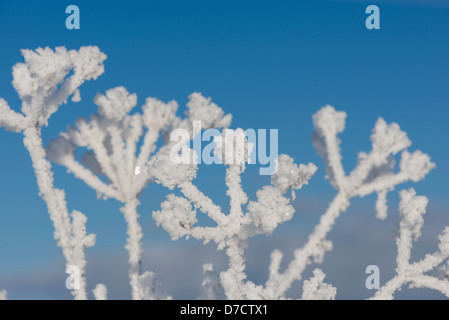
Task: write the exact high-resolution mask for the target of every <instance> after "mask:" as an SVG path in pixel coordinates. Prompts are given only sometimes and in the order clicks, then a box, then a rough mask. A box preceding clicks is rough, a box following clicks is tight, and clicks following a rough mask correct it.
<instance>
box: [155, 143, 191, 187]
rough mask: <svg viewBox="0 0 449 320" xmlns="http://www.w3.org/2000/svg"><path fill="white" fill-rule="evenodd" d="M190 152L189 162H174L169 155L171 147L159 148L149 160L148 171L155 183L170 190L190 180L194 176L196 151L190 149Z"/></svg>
mask: <svg viewBox="0 0 449 320" xmlns="http://www.w3.org/2000/svg"><path fill="white" fill-rule="evenodd" d="M188 151H189V152H190V159H191V160H192V159H193V160H192V161H190V164H183V163H180V164H176V163H175V162H174V161H173V160H172V157H171V148H169V147H165V148H163V149H161V150H160V151H159V152H158V153H157V154H156V155H155V156H154V157H153V158H152V159H151V160H150V162H149V164H148V172H149V174H150V175H151V176H153V177H154V178H155V180H156V182H157V183H160V184H162V185H163V186H164V187H167V188H169V189H170V190H172V189H173V188H175V187H176V186H177V185H178V184H182V183H184V182H190V181H192V180H193V179H194V178H195V177H196V171H197V170H198V166H197V164H196V157H197V155H196V153H195V151H194V150H192V149H188Z"/></svg>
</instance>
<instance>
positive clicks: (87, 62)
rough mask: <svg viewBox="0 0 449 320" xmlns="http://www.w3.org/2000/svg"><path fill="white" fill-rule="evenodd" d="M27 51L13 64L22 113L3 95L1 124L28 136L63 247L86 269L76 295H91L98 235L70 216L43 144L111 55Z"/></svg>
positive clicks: (89, 50) (92, 50)
mask: <svg viewBox="0 0 449 320" xmlns="http://www.w3.org/2000/svg"><path fill="white" fill-rule="evenodd" d="M22 55H23V57H24V60H25V63H17V64H16V65H15V66H14V67H13V82H12V83H13V86H14V88H15V89H16V91H17V93H18V94H19V97H20V99H21V100H22V108H21V110H22V113H18V112H15V111H13V110H12V109H11V108H10V107H9V106H8V103H7V102H6V101H5V100H4V99H1V98H0V126H2V127H5V128H6V129H7V130H10V131H14V132H18V133H22V134H23V143H24V145H25V147H26V148H27V150H28V152H29V154H30V157H31V161H32V164H33V168H34V171H35V174H36V179H37V183H38V186H39V192H40V195H41V196H42V198H43V199H44V200H45V202H46V204H47V208H48V212H49V214H50V218H51V220H52V221H53V226H54V229H55V232H54V237H55V239H56V241H57V243H58V245H59V246H60V247H61V248H62V251H63V254H64V257H65V259H66V263H67V266H69V265H76V266H78V268H79V270H80V275H81V279H80V281H79V284H80V288H79V289H78V290H73V291H72V293H73V295H74V296H75V298H76V299H85V298H86V297H87V295H86V280H85V276H84V270H85V265H86V261H85V254H84V250H85V248H86V247H90V246H93V245H94V243H95V235H88V234H87V233H86V226H85V225H86V220H87V218H86V216H84V215H83V214H82V213H81V212H79V211H76V210H74V211H73V212H72V213H71V214H69V211H68V209H67V205H66V202H65V194H64V191H63V190H60V189H56V188H55V187H54V183H53V173H52V171H51V164H50V162H49V161H47V159H46V156H45V149H44V148H43V146H42V139H41V130H42V127H43V126H46V125H47V124H48V120H49V118H50V116H51V115H52V114H53V113H55V112H56V111H57V110H58V108H59V106H60V105H62V104H64V103H66V102H67V99H68V98H69V97H70V96H72V101H75V102H77V101H80V100H81V96H80V92H79V90H78V88H79V86H81V84H83V83H84V82H85V81H87V80H92V79H96V78H97V77H98V76H100V75H101V74H102V73H103V72H104V66H103V61H104V60H105V59H106V55H105V54H103V53H102V52H101V51H100V50H99V49H98V48H97V47H81V48H80V49H79V50H78V51H76V50H70V51H67V50H66V49H65V48H63V47H58V48H56V49H55V50H54V51H53V50H52V49H50V48H45V49H42V48H39V49H37V50H36V51H32V50H22ZM5 296H6V294H5Z"/></svg>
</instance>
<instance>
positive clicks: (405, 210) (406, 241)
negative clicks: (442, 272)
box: [372, 189, 449, 300]
mask: <svg viewBox="0 0 449 320" xmlns="http://www.w3.org/2000/svg"><path fill="white" fill-rule="evenodd" d="M400 196H401V202H400V204H399V212H400V214H401V217H402V220H401V223H400V227H399V236H398V238H397V239H396V242H397V246H398V254H397V258H396V262H397V268H396V272H397V274H396V276H395V277H394V278H393V279H391V280H390V281H388V282H387V283H386V284H385V285H384V286H382V287H381V288H380V289H379V290H378V291H377V292H376V294H375V295H374V297H373V298H372V299H381V300H391V299H393V298H394V293H395V292H396V291H399V290H401V288H402V287H403V286H405V285H407V284H408V285H409V286H410V288H429V289H433V290H438V291H440V292H441V293H442V294H444V295H445V296H446V297H448V298H449V281H448V279H445V278H443V279H439V278H438V277H435V276H432V275H429V274H426V273H428V272H429V271H433V270H437V268H438V266H441V265H443V263H445V262H446V263H448V262H449V260H448V258H449V227H446V228H445V229H444V230H443V232H442V233H441V234H440V235H439V236H438V239H439V242H440V243H439V246H438V251H436V252H434V253H433V254H427V255H426V256H425V257H424V259H422V260H420V261H418V262H415V263H410V256H411V252H412V248H413V241H417V240H418V239H419V237H420V236H421V229H422V227H423V225H424V219H423V216H424V214H425V213H426V206H427V203H428V199H427V198H426V197H424V196H417V195H416V192H415V190H414V189H409V190H402V191H401V192H400ZM443 266H444V265H443Z"/></svg>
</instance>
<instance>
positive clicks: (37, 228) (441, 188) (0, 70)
mask: <svg viewBox="0 0 449 320" xmlns="http://www.w3.org/2000/svg"><path fill="white" fill-rule="evenodd" d="M371 3H374V4H378V5H379V7H380V12H381V29H380V30H367V29H366V28H365V19H366V17H367V15H366V14H365V8H366V6H367V2H366V1H263V0H262V1H260V0H259V1H234V0H232V1H197V0H195V1H133V0H129V1H126V2H124V1H78V0H77V1H48V0H45V1H22V0H16V1H7V0H4V1H1V2H0V43H1V44H2V45H1V48H0V49H1V53H0V97H2V98H4V99H6V100H7V101H8V102H9V104H10V106H11V107H12V108H14V109H16V110H19V109H20V101H19V99H18V97H17V94H16V93H15V91H14V89H13V87H12V85H11V80H12V76H11V70H12V66H13V65H14V64H15V63H17V62H20V61H21V55H20V49H23V48H29V49H35V48H37V47H45V46H49V47H52V48H53V47H56V46H66V47H67V48H68V49H78V48H79V47H80V46H83V45H97V46H98V47H99V48H100V49H101V50H102V51H103V52H104V53H106V54H107V55H108V59H107V60H106V62H105V69H106V72H105V74H104V75H102V76H101V77H100V78H98V80H97V81H94V82H88V83H85V84H84V85H83V86H82V87H81V95H82V98H83V100H82V101H81V102H80V103H78V104H73V103H69V104H68V105H67V106H64V107H62V108H61V109H60V111H58V113H57V114H55V115H54V116H53V117H52V118H51V120H50V123H49V127H48V128H44V130H43V137H44V141H45V142H48V141H49V140H50V139H52V138H54V137H56V136H57V134H58V132H60V131H63V130H65V128H66V126H67V125H69V124H73V122H74V121H75V119H76V118H77V117H79V116H88V115H89V114H91V113H95V112H96V108H95V105H94V104H93V103H92V99H93V97H94V95H95V93H96V92H105V91H106V90H107V89H109V88H112V87H115V86H118V85H123V86H125V87H126V88H127V89H128V90H129V91H130V92H136V93H137V95H138V97H139V100H138V103H139V105H141V104H143V102H144V99H145V98H146V97H148V96H152V97H157V98H159V99H161V100H164V101H169V100H172V99H174V100H177V101H178V102H179V104H180V106H181V107H180V110H179V112H180V114H181V113H182V112H183V111H184V108H183V106H184V104H185V102H186V101H187V96H188V95H189V94H190V93H192V92H194V91H199V92H202V93H203V94H204V95H206V96H210V97H212V99H213V101H214V102H216V103H217V104H218V105H219V106H221V107H222V108H223V109H224V110H225V112H227V113H231V114H233V125H232V127H234V128H235V127H242V128H244V129H247V128H255V129H279V152H280V153H287V154H289V155H290V156H292V157H294V158H295V160H296V161H297V162H301V163H307V162H314V163H315V164H317V166H318V167H319V171H318V172H317V174H316V175H315V176H314V178H313V179H312V181H311V183H310V185H309V186H307V188H305V189H304V190H301V192H299V193H298V199H297V201H296V202H295V205H296V206H297V207H298V214H297V215H296V216H295V218H294V219H293V220H292V221H290V222H289V223H287V224H290V226H285V228H284V229H281V230H283V232H286V233H287V234H289V235H290V234H291V237H292V238H291V239H293V240H291V239H290V240H288V241H287V240H285V239H284V237H283V236H282V235H283V234H281V233H278V234H276V233H275V234H274V235H273V238H272V240H273V241H274V242H275V243H277V244H279V245H280V246H282V245H285V246H286V247H285V248H286V249H285V250H287V251H288V248H290V249H291V248H292V247H291V246H292V245H291V241H293V242H295V241H296V242H297V243H300V242H301V241H303V240H304V237H305V236H306V235H307V234H308V232H310V231H311V230H312V228H313V225H314V224H315V223H316V221H317V219H318V217H319V214H320V213H321V212H322V211H323V210H324V209H325V208H326V204H327V203H328V202H329V201H330V200H331V199H332V196H333V190H332V188H331V187H330V186H329V184H328V182H327V181H326V180H325V179H324V170H323V168H322V162H321V160H320V158H319V157H318V156H317V155H316V153H315V150H314V149H313V146H312V144H311V139H310V135H311V132H312V130H313V128H312V118H311V117H312V114H313V113H314V112H316V111H317V110H318V109H319V108H320V107H321V106H323V105H326V104H331V105H333V106H335V107H336V108H337V109H340V110H345V111H346V112H347V114H348V117H347V126H346V131H345V132H344V133H343V134H342V135H341V139H342V141H343V144H342V148H343V156H344V166H345V168H346V169H347V171H350V170H351V169H352V168H353V166H354V164H355V160H356V155H357V152H358V151H369V148H370V142H369V136H370V134H371V130H372V128H373V125H374V123H375V121H376V119H377V118H378V117H379V116H382V117H383V118H384V119H385V120H386V121H387V122H397V123H398V124H399V125H400V126H401V128H402V129H403V130H405V131H406V132H407V133H408V135H409V138H410V139H411V140H412V141H413V145H412V148H411V149H412V150H415V149H420V150H422V151H424V152H426V153H428V154H429V155H430V156H431V158H432V160H433V161H434V162H435V163H436V164H437V169H436V170H434V171H433V172H431V173H430V174H429V175H428V177H427V178H426V180H424V181H421V182H419V183H418V184H406V185H404V187H410V186H413V187H415V189H416V190H417V192H418V193H419V194H424V195H426V196H427V197H429V199H430V204H429V212H435V214H434V216H432V215H430V214H429V216H428V217H427V219H428V220H427V222H428V223H429V232H428V234H429V236H428V238H424V239H423V240H425V241H424V242H425V243H427V242H428V245H429V246H430V248H433V247H432V245H433V246H434V245H435V243H433V242H432V241H433V239H434V236H435V235H436V233H438V232H440V231H441V230H440V229H438V228H439V226H441V225H448V224H449V218H448V217H449V200H448V191H447V190H448V186H449V184H448V180H449V165H448V161H447V159H448V156H449V152H448V147H447V137H448V136H449V135H448V126H447V124H448V123H449V63H448V57H449V23H448V21H449V8H448V6H447V5H445V4H444V2H443V1H432V2H430V4H431V5H427V4H429V2H427V1H424V0H423V1H388V2H382V1H373V2H370V4H371ZM69 4H76V5H78V6H79V8H80V12H81V29H80V30H67V29H66V28H65V19H66V17H67V14H65V8H66V6H67V5H69ZM0 142H1V143H2V149H3V152H2V155H1V157H0V202H1V203H2V205H1V209H0V257H1V259H0V261H1V262H0V288H1V287H6V288H7V285H9V286H10V287H13V288H10V290H9V291H10V297H11V298H21V297H26V298H28V297H36V296H37V297H46V298H58V297H61V298H69V297H70V296H69V295H68V292H67V290H65V288H64V287H63V284H64V283H63V281H64V274H63V268H62V266H63V260H62V254H61V252H60V249H59V248H57V247H56V246H55V243H54V240H53V239H52V226H51V223H50V220H49V218H48V215H47V213H46V208H45V204H44V202H43V201H42V199H40V198H39V197H38V194H37V193H38V190H37V186H36V182H35V178H34V174H33V172H32V168H31V165H30V160H29V156H28V154H27V152H26V151H25V149H24V147H23V144H22V142H21V137H20V135H18V134H15V133H11V132H6V131H5V130H0ZM54 171H55V181H56V185H57V186H58V187H60V188H64V189H65V190H66V192H67V201H68V204H69V208H70V209H77V210H80V211H82V212H84V213H85V214H86V215H87V216H88V218H89V222H88V226H87V227H88V230H90V231H91V232H94V233H97V238H98V239H97V245H96V246H95V247H94V248H91V249H89V252H88V259H89V258H92V261H96V262H92V263H91V264H90V266H91V268H93V269H94V268H97V269H98V270H103V273H104V269H102V268H101V261H99V260H101V259H98V256H102V255H107V256H108V257H109V258H108V259H110V260H108V261H116V260H119V259H118V258H117V257H118V256H120V255H123V254H124V249H123V245H124V243H125V226H124V222H123V217H122V216H121V215H120V213H119V211H118V208H119V204H118V203H116V202H114V201H112V200H108V201H102V200H97V199H96V196H95V193H94V192H93V191H92V190H90V189H89V188H87V187H86V186H84V185H83V183H81V182H80V181H78V180H76V179H74V178H73V177H71V176H70V175H68V174H66V172H65V170H64V169H63V168H61V167H59V166H57V165H55V167H54ZM201 172H204V173H201ZM201 172H200V174H199V177H198V180H199V181H198V184H199V186H200V187H202V188H203V190H208V192H209V194H210V196H211V197H212V198H214V200H215V201H216V202H217V203H219V204H220V205H223V206H224V207H226V200H227V199H226V196H225V187H224V180H223V172H222V171H220V170H219V169H215V168H203V171H201ZM244 179H245V182H244V187H245V188H246V189H247V190H248V193H249V195H250V196H254V195H255V190H257V188H258V187H260V186H261V185H263V184H267V183H268V182H269V180H268V179H269V178H267V177H259V176H258V175H257V169H256V168H250V170H249V172H248V174H247V175H246V176H245V178H244ZM205 188H207V189H205ZM165 194H167V191H166V190H164V189H163V188H162V187H161V186H159V185H150V186H149V187H148V188H147V189H146V190H145V192H144V194H143V195H142V198H141V203H142V204H141V206H140V209H139V211H140V213H141V216H142V218H141V222H142V225H143V228H144V233H145V238H144V249H145V250H146V252H147V254H148V258H147V260H148V261H147V262H146V263H147V265H146V267H147V268H153V266H155V265H158V266H159V267H160V268H162V267H161V265H164V262H163V261H166V260H164V258H161V257H160V256H158V259H161V260H160V261H162V262H159V264H158V263H157V262H155V261H154V260H152V258H151V253H152V252H153V251H152V250H155V252H159V251H157V250H162V249H161V248H164V250H165V251H164V250H162V251H161V252H171V251H170V250H174V251H173V252H178V251H176V250H179V249H178V247H177V246H192V248H194V249H192V250H197V251H198V250H199V251H198V252H203V251H201V250H206V249H202V248H201V246H197V245H196V244H195V242H192V241H187V242H180V243H174V244H173V243H171V242H170V240H169V237H168V236H167V235H166V234H165V232H164V231H163V230H161V229H160V228H157V227H156V226H155V225H154V222H153V221H152V219H151V211H152V210H157V209H158V208H159V204H160V202H161V201H162V200H163V199H164V197H165ZM390 198H391V199H390V200H391V201H390V203H391V207H390V216H391V218H389V219H387V221H385V222H382V223H380V222H377V220H374V218H373V217H372V216H373V215H374V214H373V208H374V198H372V197H369V198H368V199H366V200H360V201H358V202H356V203H355V205H354V207H353V208H352V209H350V210H353V211H351V212H354V214H353V215H351V213H348V216H350V217H352V219H355V220H357V219H360V221H359V220H357V221H359V222H360V225H356V224H354V222H353V220H350V219H349V218H348V219H346V218H342V220H341V221H339V222H338V223H337V226H336V229H338V230H336V231H335V234H333V235H334V236H335V238H336V239H341V242H342V243H343V244H348V243H350V242H351V241H352V242H353V239H358V238H357V235H360V236H361V237H363V236H365V233H363V232H360V230H362V229H363V227H365V228H366V227H369V226H371V225H372V224H373V223H376V224H377V223H379V226H378V230H383V231H379V232H387V233H388V232H392V230H394V229H395V227H396V225H395V224H396V223H397V212H396V210H395V205H396V204H397V194H396V193H392V194H391V195H390ZM316 202H317V203H318V204H317V203H316ZM356 210H358V212H359V214H360V215H361V217H363V219H362V218H359V216H357V215H356V214H355V211H356ZM444 212H446V213H447V214H446V215H444ZM300 213H301V214H303V215H300ZM370 219H372V220H370ZM340 222H341V223H340ZM352 225H354V228H352V229H348V226H352ZM431 226H434V228H433V227H431ZM359 229H360V230H359ZM376 230H377V229H376ZM430 230H431V231H435V232H434V233H433V234H432V232H430ZM376 232H377V231H376ZM276 235H278V236H280V238H282V239H284V240H285V241H284V240H282V241H281V240H279V239H278V238H277V239H278V240H275V239H276ZM351 235H353V237H354V238H351ZM295 237H297V238H295ZM432 237H433V238H432ZM381 238H382V237H381ZM384 238H385V237H384ZM331 239H332V235H331ZM426 239H428V240H426ZM388 240H389V242H388V243H385V246H386V247H385V248H388V250H390V251H391V254H394V252H395V247H394V238H391V239H388ZM257 241H259V242H257ZM260 241H262V240H255V243H256V244H257V243H263V242H260ZM276 241H277V242H276ZM426 241H427V242H426ZM376 243H378V244H379V245H378V246H377V247H376V248H375V249H373V250H374V251H375V253H376V254H377V256H376V257H377V258H373V259H374V260H375V261H374V262H376V261H379V262H378V263H379V264H381V262H380V261H383V260H382V259H384V258H385V257H386V256H387V255H384V254H383V251H382V250H384V249H383V248H384V247H382V246H381V243H383V242H382V241H380V240H379V241H378V242H376ZM256 244H255V246H257V245H256ZM152 248H153V249H152ZM344 248H345V246H344V245H342V247H336V253H335V255H336V256H335V258H334V259H337V258H336V257H337V256H339V257H342V256H345V255H346V254H347V253H348V250H349V251H351V250H354V252H357V251H356V250H357V249H356V248H351V247H350V246H348V248H349V249H347V250H345V249H344ZM207 250H209V249H207ZM422 250H424V247H423V248H422ZM359 251H360V252H362V251H364V250H362V248H360V250H359ZM390 251H389V252H390ZM424 252H426V251H424ZM173 254H174V253H173ZM267 254H269V252H268V253H267ZM287 254H288V253H287ZM205 255H208V253H207V254H205ZM161 256H164V257H169V256H170V255H169V254H165V255H164V254H161ZM263 256H264V255H263V254H261V255H260V257H263ZM365 256H367V255H366V254H365ZM393 256H394V255H393ZM120 257H121V256H120ZM367 257H368V256H367ZM123 258H124V259H122V260H126V257H125V256H123ZM352 258H354V257H352ZM390 258H391V257H390ZM114 259H115V260H114ZM167 259H168V258H167ZM217 259H221V258H217ZM261 259H262V258H261ZM329 259H330V260H329V261H331V262H329V263H328V264H325V267H326V268H325V269H326V270H324V271H325V272H330V275H329V276H331V274H332V271H331V270H332V265H338V263H337V262H335V261H337V260H338V259H337V260H332V259H333V258H332V256H331V258H329ZM348 259H350V255H349V254H348ZM367 259H368V258H367ZM376 259H377V260H376ZM106 260H107V259H105V261H106ZM120 261H121V260H120ZM167 261H169V260H167ZM254 261H256V262H257V258H255V260H254ZM263 261H265V260H263ZM332 261H333V262H332ZM338 261H341V260H338ZM88 262H89V261H88ZM144 262H145V261H144ZM204 262H207V259H206V258H205V261H204ZM256 262H252V263H256ZM121 263H122V264H123V267H124V268H125V269H126V261H123V262H121ZM167 263H168V262H167ZM249 263H250V262H249ZM118 264H119V263H118ZM260 264H261V269H258V268H257V267H254V268H253V269H254V270H253V272H254V274H255V277H256V278H257V277H258V274H262V273H263V272H262V271H263V270H265V269H266V265H267V264H266V263H265V262H264V263H262V262H261V263H260ZM359 264H360V265H362V262H360V263H359ZM352 266H353V268H354V270H359V269H360V268H359V269H357V268H356V267H355V266H354V263H353V264H352ZM103 267H104V266H103ZM144 267H145V266H144ZM390 267H392V266H390ZM58 268H60V269H58ZM386 268H388V266H386ZM97 269H95V270H97ZM154 269H156V267H154ZM49 270H52V271H51V272H50V271H49ZM95 270H92V278H94V279H91V278H89V269H88V281H90V285H93V283H95V282H96V281H97V278H95V277H100V278H101V274H102V272H95ZM192 270H194V268H193V267H192ZM195 270H196V269H195ZM260 270H262V271H260ZM345 270H353V269H350V268H349V269H348V268H346V269H345ZM156 271H158V270H156ZM359 271H360V270H359ZM45 273H49V274H50V275H49V276H48V278H46V277H45V276H44V275H43V274H45ZM122 273H124V274H123V275H120V276H119V277H121V278H120V279H121V281H122V282H123V283H124V288H123V290H128V289H127V288H126V272H122ZM108 274H110V278H106V279H104V281H105V282H106V284H107V285H108V283H107V282H108V281H109V283H111V282H113V281H114V279H115V278H117V274H118V271H117V272H116V273H114V270H112V271H110V272H109V273H108ZM341 274H344V272H343V271H342V273H340V275H341ZM362 274H363V272H362ZM332 276H333V277H334V278H335V279H336V281H337V282H338V281H340V282H341V280H339V279H342V277H341V276H339V274H338V273H335V275H334V274H332ZM260 277H261V278H262V279H263V275H261V276H260ZM361 277H363V275H362V276H361ZM17 279H28V280H27V281H25V280H23V281H22V282H23V283H22V282H20V281H19V280H17ZM39 279H41V280H40V281H39ZM42 279H51V280H48V281H47V282H45V281H44V280H42ZM54 279H57V280H54ZM60 279H62V280H61V281H59V280H60ZM385 280H387V279H385ZM33 281H37V282H36V283H39V285H33V283H34V282H33ZM357 281H358V280H357ZM2 282H3V283H4V285H2ZM92 282H93V283H92ZM349 282H350V280H348V281H347V283H349ZM359 282H360V284H363V282H362V280H360V281H359ZM17 283H21V284H20V285H17ZM347 283H346V282H344V283H339V284H340V285H341V286H342V287H343V288H342V290H343V291H342V292H343V297H350V296H351V295H350V293H351V292H354V290H356V289H350V288H352V287H351V286H352V285H354V286H356V284H347ZM109 285H110V286H112V287H113V286H114V285H116V284H109ZM345 285H347V288H348V289H346V290H347V291H345V289H344V286H345ZM39 286H40V287H39ZM116 286H117V289H116V290H117V291H120V290H119V289H118V288H119V287H120V286H119V285H118V284H117V285H116ZM14 288H16V289H14ZM40 288H41V289H40ZM172 289H173V290H175V285H173V288H172ZM39 290H42V291H39ZM351 290H352V291H351ZM358 290H359V291H357V292H359V293H360V296H362V297H363V295H364V294H365V295H366V294H367V293H366V292H364V291H363V288H362V289H360V288H359V289H358ZM111 291H112V290H111ZM365 291H366V290H365ZM179 292H180V293H179V296H180V297H184V293H181V291H179ZM345 292H347V293H346V295H344V294H345ZM127 294H128V293H126V294H121V293H117V292H113V291H112V292H111V295H112V297H117V298H120V297H127ZM175 297H176V296H175Z"/></svg>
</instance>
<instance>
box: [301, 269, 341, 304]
mask: <svg viewBox="0 0 449 320" xmlns="http://www.w3.org/2000/svg"><path fill="white" fill-rule="evenodd" d="M324 277H325V274H324V273H323V271H321V269H318V268H317V269H315V270H313V277H311V278H310V279H309V280H304V285H303V289H302V296H301V300H335V296H336V294H337V289H336V288H334V287H333V286H331V285H330V284H327V283H324V282H323V281H324Z"/></svg>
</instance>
